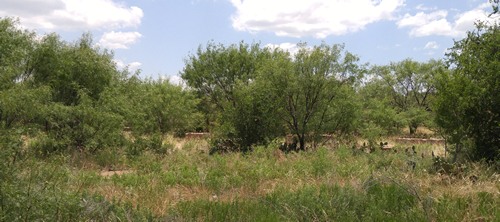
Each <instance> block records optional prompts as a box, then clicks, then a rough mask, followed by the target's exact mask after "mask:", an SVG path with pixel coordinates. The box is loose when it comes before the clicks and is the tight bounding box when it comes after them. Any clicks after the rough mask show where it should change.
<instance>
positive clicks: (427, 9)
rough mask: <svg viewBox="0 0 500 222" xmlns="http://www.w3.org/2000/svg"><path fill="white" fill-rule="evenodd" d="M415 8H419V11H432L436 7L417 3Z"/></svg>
mask: <svg viewBox="0 0 500 222" xmlns="http://www.w3.org/2000/svg"><path fill="white" fill-rule="evenodd" d="M415 9H417V10H420V11H433V10H436V9H437V7H427V6H424V4H420V5H417V7H415Z"/></svg>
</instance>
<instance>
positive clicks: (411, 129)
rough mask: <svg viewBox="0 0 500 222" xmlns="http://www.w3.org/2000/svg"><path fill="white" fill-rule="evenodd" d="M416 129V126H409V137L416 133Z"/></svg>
mask: <svg viewBox="0 0 500 222" xmlns="http://www.w3.org/2000/svg"><path fill="white" fill-rule="evenodd" d="M417 127H418V126H416V125H410V126H409V128H410V135H413V134H415V133H416V132H417Z"/></svg>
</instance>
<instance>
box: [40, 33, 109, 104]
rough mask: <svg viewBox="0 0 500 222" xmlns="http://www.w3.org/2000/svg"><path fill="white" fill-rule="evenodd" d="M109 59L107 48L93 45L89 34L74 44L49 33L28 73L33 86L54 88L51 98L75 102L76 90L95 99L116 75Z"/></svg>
mask: <svg viewBox="0 0 500 222" xmlns="http://www.w3.org/2000/svg"><path fill="white" fill-rule="evenodd" d="M112 58H113V55H112V54H111V53H109V52H108V51H106V50H104V51H101V50H100V49H99V48H97V47H95V46H93V45H92V37H91V36H90V35H89V34H84V35H82V37H81V38H80V40H78V41H77V42H76V43H74V44H68V43H66V42H64V41H62V40H60V38H59V36H57V35H56V34H50V35H47V36H45V37H44V38H43V39H42V40H41V43H40V45H39V46H38V47H37V48H36V50H35V51H34V55H33V62H32V64H31V67H30V69H31V70H32V74H31V75H32V78H33V82H34V84H35V85H48V86H50V87H51V88H52V89H53V96H54V101H56V102H62V103H64V104H65V105H77V102H78V101H79V99H78V91H79V90H83V91H84V92H85V93H86V94H87V95H88V96H90V98H92V99H93V100H94V101H96V100H97V99H98V98H99V95H100V93H101V92H103V91H104V89H105V88H106V87H107V86H109V84H110V83H111V80H112V79H113V78H114V77H115V76H117V75H119V73H118V72H117V71H116V67H115V63H114V62H113V60H112Z"/></svg>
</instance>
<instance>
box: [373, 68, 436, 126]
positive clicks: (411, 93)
mask: <svg viewBox="0 0 500 222" xmlns="http://www.w3.org/2000/svg"><path fill="white" fill-rule="evenodd" d="M445 70H446V68H445V66H444V64H443V63H442V62H441V61H436V60H430V61H428V62H427V63H419V62H416V61H413V60H410V59H406V60H403V61H401V62H397V63H391V64H390V65H388V66H381V67H374V69H373V72H374V73H376V75H378V77H380V78H381V79H382V80H383V81H384V82H385V84H386V85H387V86H388V87H389V88H390V97H391V100H392V105H393V107H395V108H396V110H397V112H398V113H399V115H401V116H402V117H403V119H404V120H405V121H406V122H407V123H406V125H407V126H408V128H409V131H410V134H414V133H415V132H416V130H417V128H418V127H419V126H420V125H422V124H423V123H424V122H425V121H426V120H428V119H431V117H430V111H431V110H432V108H431V101H432V97H433V96H434V94H435V85H434V82H433V80H434V76H436V75H437V74H439V73H442V72H445Z"/></svg>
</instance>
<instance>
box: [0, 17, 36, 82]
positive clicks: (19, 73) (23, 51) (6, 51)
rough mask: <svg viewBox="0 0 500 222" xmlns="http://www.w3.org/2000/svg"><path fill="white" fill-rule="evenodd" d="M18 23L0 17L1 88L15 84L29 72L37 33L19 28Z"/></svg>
mask: <svg viewBox="0 0 500 222" xmlns="http://www.w3.org/2000/svg"><path fill="white" fill-rule="evenodd" d="M18 23H19V21H18V20H13V19H10V18H3V19H2V18H0V90H5V89H8V88H10V87H12V86H14V84H15V83H16V81H20V80H22V79H24V78H26V76H27V75H28V74H29V70H28V66H29V63H30V61H31V58H30V56H31V54H32V51H33V48H34V47H35V41H34V37H35V34H34V33H33V32H29V31H27V30H21V29H19V28H18Z"/></svg>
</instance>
